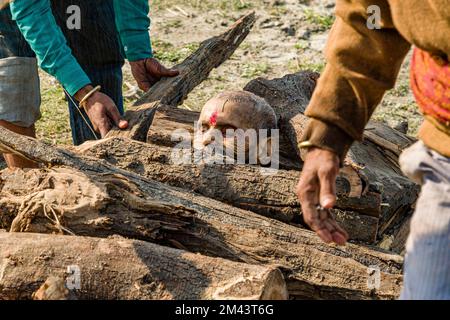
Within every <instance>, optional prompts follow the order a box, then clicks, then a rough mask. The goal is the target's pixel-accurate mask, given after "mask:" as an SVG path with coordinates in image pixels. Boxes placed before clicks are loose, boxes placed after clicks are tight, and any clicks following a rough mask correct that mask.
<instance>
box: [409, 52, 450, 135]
mask: <svg viewBox="0 0 450 320" xmlns="http://www.w3.org/2000/svg"><path fill="white" fill-rule="evenodd" d="M411 85H412V89H413V92H414V95H415V97H416V100H417V102H418V104H419V107H420V109H421V110H422V112H423V113H424V115H425V116H426V117H427V118H428V119H429V120H431V121H432V122H434V123H436V124H437V125H438V126H439V127H440V128H441V129H442V128H444V130H445V131H446V132H447V133H449V132H450V63H449V62H448V61H445V60H444V59H442V58H439V57H436V56H433V55H431V54H430V53H428V52H425V51H422V50H420V49H415V50H414V55H413V60H412V65H411Z"/></svg>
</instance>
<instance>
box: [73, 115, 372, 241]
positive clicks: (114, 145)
mask: <svg viewBox="0 0 450 320" xmlns="http://www.w3.org/2000/svg"><path fill="white" fill-rule="evenodd" d="M171 110H174V111H175V113H179V111H180V110H177V109H171ZM158 113H159V111H158ZM155 120H156V118H155ZM156 124H159V123H158V122H157V123H154V125H152V131H158V130H157V129H158V128H159V127H160V126H159V125H156ZM174 124H175V123H174V122H171V125H172V126H174ZM164 125H165V123H164ZM77 150H78V152H80V153H82V154H85V155H89V156H94V157H97V158H99V159H104V160H106V161H108V162H109V163H111V164H114V165H115V166H118V167H120V168H122V169H125V170H128V171H133V172H136V173H138V174H141V175H144V176H145V177H147V178H150V179H153V180H156V181H160V182H163V183H166V184H169V185H171V186H175V187H180V188H184V189H186V190H192V191H194V192H196V193H199V194H201V195H203V196H206V197H209V198H213V199H217V200H219V201H222V202H225V203H228V204H231V205H233V206H236V207H239V208H242V209H246V210H250V211H253V212H256V213H259V214H262V215H264V216H266V217H270V218H274V219H277V220H280V221H284V222H287V223H292V222H298V221H299V218H300V214H301V209H300V203H299V202H298V199H297V196H296V195H295V193H294V190H295V186H296V184H297V182H298V177H299V172H297V171H286V170H276V171H274V172H271V173H270V174H267V172H265V171H263V170H261V167H257V166H249V165H225V164H211V165H208V164H203V165H197V164H195V163H194V159H193V155H191V161H192V162H191V163H189V164H183V165H180V164H177V163H173V161H172V157H173V152H174V149H172V148H170V147H165V146H161V145H153V144H148V143H142V142H138V141H132V140H129V139H123V138H112V139H106V140H103V141H99V142H91V143H88V144H84V145H82V146H81V147H78V148H77ZM249 185H251V188H249ZM337 190H338V195H339V200H338V203H337V208H338V209H336V210H334V213H335V215H336V216H337V219H338V221H339V222H340V223H341V224H342V226H344V227H345V228H346V230H347V231H348V232H349V234H350V239H353V240H359V241H364V242H366V243H374V241H375V239H376V235H377V230H378V219H377V218H375V217H372V216H369V215H361V214H359V213H357V212H354V211H362V212H366V213H367V212H374V213H378V212H379V210H380V205H381V199H380V197H379V196H378V194H375V193H367V194H366V195H364V196H363V197H361V198H351V197H348V194H349V192H350V186H349V185H348V184H347V181H346V180H345V179H338V184H337ZM343 210H346V211H345V212H344V211H343Z"/></svg>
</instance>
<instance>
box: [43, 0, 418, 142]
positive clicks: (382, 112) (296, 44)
mask: <svg viewBox="0 0 450 320" xmlns="http://www.w3.org/2000/svg"><path fill="white" fill-rule="evenodd" d="M151 6H152V10H151V17H152V28H151V35H152V41H153V44H154V49H155V53H156V57H157V58H159V59H160V60H162V61H163V63H164V64H166V65H168V66H172V65H174V64H176V63H178V62H180V61H182V60H183V59H184V58H185V57H186V56H187V55H189V54H190V53H191V52H193V50H195V49H196V48H197V46H198V44H199V43H200V42H201V41H203V40H205V39H207V38H209V37H212V36H214V35H217V34H219V33H220V32H222V31H224V30H226V29H227V27H229V26H230V25H231V24H232V23H233V22H234V21H235V20H237V19H238V18H239V17H241V16H242V15H244V14H246V13H248V12H250V11H255V12H256V14H257V17H258V19H257V22H256V25H255V27H254V29H253V31H252V32H251V34H250V35H249V37H248V38H247V39H246V40H245V42H244V43H243V44H242V45H241V47H240V48H239V49H238V50H237V51H236V53H235V55H234V56H233V57H232V58H231V59H230V60H229V61H227V62H226V63H225V64H223V65H222V66H221V67H220V68H218V69H217V70H214V71H213V72H212V73H211V75H210V77H209V78H208V80H207V81H205V82H204V83H203V84H201V85H200V86H199V87H198V88H196V89H195V90H194V91H193V92H192V94H191V95H190V96H189V98H188V99H187V100H186V101H185V103H184V105H183V107H185V108H188V109H191V110H198V109H200V108H201V107H202V105H203V104H204V103H205V102H206V101H207V100H208V99H209V98H211V97H212V96H214V95H215V94H216V93H218V92H220V91H222V90H225V89H240V88H242V87H244V86H245V84H246V83H247V82H249V81H250V80H251V79H253V78H256V77H259V76H261V77H268V78H273V77H281V76H283V75H285V74H288V73H292V72H296V71H299V70H305V69H312V70H316V71H321V70H322V69H323V68H324V66H325V63H326V62H325V59H324V56H323V49H324V46H325V44H326V39H327V35H328V32H329V29H330V27H331V25H332V23H333V20H334V16H333V13H334V1H331V0H320V1H319V0H311V1H307V0H231V1H225V0H203V1H200V0H184V1H181V0H154V1H152V3H151ZM408 69H409V59H408V60H407V61H405V64H404V66H403V68H402V71H401V73H400V75H399V79H398V82H397V85H396V87H395V89H393V90H391V91H390V92H388V93H387V95H386V97H385V99H384V100H383V103H382V104H381V106H380V107H379V108H378V110H377V112H376V114H375V118H376V119H378V120H382V121H385V122H387V123H389V124H390V125H392V126H395V125H397V124H399V123H401V122H407V123H408V124H409V133H410V134H412V135H415V134H416V132H417V127H418V125H419V124H420V121H421V117H420V115H419V113H418V112H417V109H416V105H415V102H414V99H413V96H412V94H411V91H410V89H409V71H408ZM124 72H125V79H126V81H125V84H124V91H125V92H126V96H127V97H128V99H127V102H128V103H130V102H131V101H132V100H133V99H134V98H135V96H136V95H135V94H134V92H135V88H134V86H135V84H134V81H133V79H132V77H131V75H130V72H129V67H128V66H125V67H124ZM42 90H43V92H44V94H43V101H44V106H43V118H42V120H41V121H40V122H39V124H38V134H39V136H40V137H41V138H44V139H45V140H47V141H48V142H50V143H56V144H60V143H70V130H69V127H68V120H67V110H66V106H65V101H64V100H63V99H62V92H61V90H60V89H58V87H57V85H56V83H55V81H52V80H51V79H50V78H49V77H47V76H45V75H43V76H42Z"/></svg>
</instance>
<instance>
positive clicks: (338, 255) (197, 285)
mask: <svg viewBox="0 0 450 320" xmlns="http://www.w3.org/2000/svg"><path fill="white" fill-rule="evenodd" d="M254 22H255V16H254V14H250V15H247V16H245V17H243V18H242V19H241V20H239V21H238V22H237V23H236V24H235V25H234V26H232V27H231V28H230V29H229V30H228V31H227V32H225V33H224V34H222V35H220V36H218V37H214V38H211V39H209V40H206V41H205V42H204V43H203V44H202V45H201V46H200V48H199V49H198V50H197V51H196V52H195V53H194V54H192V55H191V56H190V57H189V58H187V59H186V60H185V61H184V62H183V63H181V64H180V65H178V66H177V68H178V69H179V70H180V72H181V74H180V76H178V77H176V78H171V79H165V80H163V81H161V82H159V83H158V84H157V85H155V86H154V87H153V88H152V89H151V90H150V91H149V92H148V93H146V94H145V96H144V97H143V98H141V99H140V100H139V101H137V102H136V104H135V106H134V107H133V108H131V109H130V110H129V111H128V112H127V114H126V117H127V119H128V120H129V122H130V129H129V130H127V131H119V130H113V131H111V132H110V134H109V135H108V137H107V138H106V139H104V140H101V141H96V142H93V143H92V142H91V143H87V144H85V145H83V146H81V147H78V148H56V147H52V146H49V145H47V144H45V143H43V142H40V141H37V140H35V139H31V138H28V137H24V136H19V135H17V134H14V133H12V132H10V131H8V130H6V129H2V128H0V147H1V150H2V151H4V152H10V153H15V154H18V155H22V156H24V157H26V158H28V159H31V160H33V161H36V162H38V163H40V164H42V168H41V169H36V170H29V171H14V172H11V171H8V170H5V171H3V173H2V175H1V177H0V195H1V198H0V228H2V229H5V230H8V231H9V232H0V299H2V298H3V299H17V298H32V297H45V296H49V297H54V292H63V293H62V296H63V297H62V298H67V297H75V298H91V299H95V298H100V299H286V298H288V297H290V298H312V299H332V298H342V299H392V298H396V297H397V296H398V295H399V291H400V287H401V283H402V275H401V273H402V263H403V258H402V257H401V256H400V255H398V254H397V253H395V252H388V251H383V250H381V249H379V248H377V247H376V246H374V245H375V244H376V243H377V241H379V240H380V239H382V238H383V236H384V235H389V236H390V237H393V238H394V239H395V237H396V230H397V229H399V228H398V227H399V226H403V224H404V223H406V222H405V221H407V218H408V214H409V212H410V211H411V207H412V205H413V203H414V202H415V200H416V197H417V192H418V188H417V186H416V185H414V184H413V183H412V182H410V181H409V180H408V179H407V178H405V177H404V176H403V175H402V174H401V172H400V170H399V168H398V165H397V159H398V155H399V153H400V152H401V150H403V149H404V148H405V147H407V146H409V145H410V144H411V143H413V139H411V138H410V137H408V136H406V135H404V134H402V133H400V132H397V131H396V130H394V129H391V128H389V127H387V126H385V125H383V124H379V123H371V124H370V125H369V126H368V128H367V130H366V134H365V140H364V141H363V142H359V143H356V144H355V145H354V146H353V147H352V149H351V151H350V154H349V156H348V159H347V161H346V166H345V167H344V168H343V170H342V174H341V176H340V177H339V179H338V184H337V190H338V196H339V200H338V204H337V207H336V209H335V210H334V213H335V215H336V217H337V219H338V220H339V222H340V223H341V224H342V225H343V226H344V227H345V228H346V229H347V230H348V231H349V233H350V235H351V238H352V239H353V242H354V243H351V244H348V245H346V246H344V247H337V246H334V245H327V244H325V243H323V242H321V241H320V239H319V238H318V237H317V236H316V235H315V234H314V233H312V232H310V231H308V230H306V229H305V228H304V227H303V225H302V223H301V222H302V221H301V211H300V205H299V203H298V200H297V198H296V196H295V194H294V190H295V184H296V183H297V180H298V178H299V175H300V172H301V169H302V163H301V160H300V157H299V151H298V149H297V147H296V146H297V145H298V139H299V138H300V136H301V134H302V130H303V129H304V124H305V121H306V118H305V116H304V115H303V112H304V109H305V107H306V105H307V104H308V101H309V99H310V97H311V94H312V92H313V90H314V87H315V82H316V80H317V77H318V75H317V74H315V73H312V72H307V71H306V72H301V73H298V74H294V75H288V76H285V77H283V78H281V79H275V80H265V79H256V80H254V81H251V82H250V83H249V84H248V85H247V86H246V87H245V90H248V91H251V92H253V93H255V94H257V95H259V96H261V97H263V98H265V99H266V100H267V101H268V102H269V103H270V104H271V106H272V107H273V108H274V110H275V112H276V114H277V116H278V118H279V125H280V129H281V132H282V134H283V136H282V137H281V146H280V170H278V171H276V172H273V173H272V174H270V175H266V174H263V171H262V170H260V169H261V168H260V167H258V166H251V165H227V164H221V165H217V164H215V165H207V164H195V163H192V164H183V165H180V164H175V163H173V161H171V155H172V152H173V147H174V146H175V144H176V143H177V142H176V141H172V133H173V131H174V130H175V129H185V130H187V131H188V132H193V131H194V121H195V120H197V119H198V116H199V114H198V113H197V112H192V111H187V110H182V109H178V108H177V106H178V105H180V104H181V103H182V101H183V100H184V99H185V98H186V97H187V95H188V94H189V92H191V91H192V90H193V89H194V88H195V87H196V86H197V85H198V84H200V83H201V82H202V81H203V80H205V79H206V78H207V77H208V75H209V73H210V71H211V70H212V69H213V68H216V67H218V66H219V65H220V64H222V63H223V62H224V61H226V60H227V59H228V58H229V57H230V56H231V55H232V54H233V52H234V51H235V50H236V49H237V48H238V47H239V45H240V43H241V42H242V41H243V40H244V39H245V37H246V36H247V35H248V33H249V32H250V29H251V27H252V25H253V24H254ZM400 229H401V230H403V229H402V228H400ZM401 233H402V234H404V233H405V232H401ZM403 238H404V237H402V240H397V241H396V248H397V249H398V252H399V251H401V250H402V245H403ZM68 268H69V269H70V270H74V268H75V270H78V271H79V272H78V273H76V274H75V275H74V274H73V273H71V274H70V275H68V274H67V270H68ZM74 276H77V277H78V280H79V281H78V284H79V285H78V286H72V287H70V286H69V287H70V288H69V289H70V290H64V286H62V285H61V284H58V281H56V282H55V283H56V284H55V285H52V283H54V282H53V280H52V279H62V281H63V283H65V282H64V281H67V279H68V278H70V280H71V281H72V280H74V278H73V277H74ZM373 277H378V278H377V279H378V281H372V280H373ZM49 279H50V280H49ZM72 282H74V283H77V281H72ZM44 283H45V285H44V286H43V287H41V286H42V285H43V284H44ZM373 283H375V284H377V285H375V286H374V285H372V284H373ZM39 287H41V289H40V291H38V289H39ZM52 287H53V289H52ZM49 288H50V289H49ZM55 288H63V289H62V290H57V289H55ZM45 290H50V291H49V292H50V293H48V294H46V292H45ZM36 292H37V293H36Z"/></svg>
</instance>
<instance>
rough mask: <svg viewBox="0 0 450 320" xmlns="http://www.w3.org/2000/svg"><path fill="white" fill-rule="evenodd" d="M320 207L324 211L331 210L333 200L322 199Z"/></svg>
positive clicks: (329, 198)
mask: <svg viewBox="0 0 450 320" xmlns="http://www.w3.org/2000/svg"><path fill="white" fill-rule="evenodd" d="M321 205H322V207H324V208H326V209H331V208H332V207H333V205H334V198H332V197H325V198H324V199H322V203H321Z"/></svg>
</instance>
